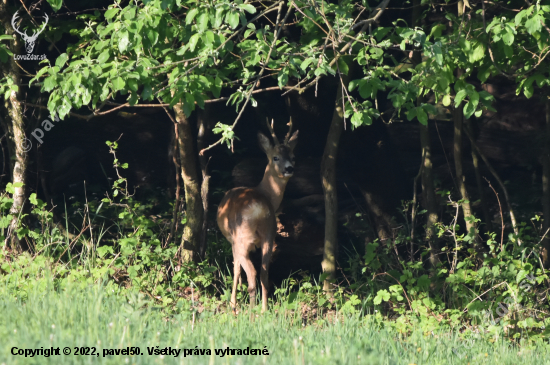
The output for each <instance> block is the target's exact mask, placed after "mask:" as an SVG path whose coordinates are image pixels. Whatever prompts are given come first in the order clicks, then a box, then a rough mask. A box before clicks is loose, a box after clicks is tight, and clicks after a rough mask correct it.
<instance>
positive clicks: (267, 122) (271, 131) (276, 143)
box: [265, 118, 280, 146]
mask: <svg viewBox="0 0 550 365" xmlns="http://www.w3.org/2000/svg"><path fill="white" fill-rule="evenodd" d="M265 122H266V124H267V129H269V133H271V137H273V143H275V146H278V145H279V144H280V143H279V140H278V139H277V135H276V134H275V131H274V130H273V119H271V124H269V119H268V118H265Z"/></svg>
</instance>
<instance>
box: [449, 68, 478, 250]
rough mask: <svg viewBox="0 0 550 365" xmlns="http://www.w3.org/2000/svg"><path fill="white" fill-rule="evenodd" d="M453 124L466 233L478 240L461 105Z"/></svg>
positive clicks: (458, 181) (457, 172) (458, 182)
mask: <svg viewBox="0 0 550 365" xmlns="http://www.w3.org/2000/svg"><path fill="white" fill-rule="evenodd" d="M460 74H461V70H458V75H457V76H460ZM453 122H454V161H455V171H456V180H457V184H458V189H459V192H460V199H461V200H462V202H461V204H460V206H461V207H462V212H463V213H464V221H465V222H466V231H467V232H468V234H469V235H470V236H471V237H472V239H475V238H476V236H477V235H476V226H475V223H474V222H473V220H472V219H473V215H472V207H471V205H470V197H469V195H468V190H466V177H465V176H464V172H463V169H462V132H463V125H464V112H463V110H462V105H459V106H458V107H457V108H455V109H454V110H453Z"/></svg>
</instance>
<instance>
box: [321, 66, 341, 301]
mask: <svg viewBox="0 0 550 365" xmlns="http://www.w3.org/2000/svg"><path fill="white" fill-rule="evenodd" d="M342 79H343V80H344V83H347V77H345V76H344V75H342ZM337 85H338V86H337V88H338V90H337V91H336V100H335V102H334V113H333V114H332V121H331V123H330V128H329V132H328V136H327V143H326V145H325V151H324V152H323V159H322V161H321V181H322V183H323V193H324V195H325V246H324V251H323V262H322V267H323V272H325V273H326V274H328V276H327V277H326V279H325V282H324V284H323V288H324V290H325V292H327V293H328V294H329V295H330V294H331V293H332V286H331V283H330V281H331V280H332V279H334V275H335V273H336V256H337V254H338V194H337V190H336V158H337V156H338V144H339V143H340V136H341V134H342V130H343V129H344V110H343V108H342V97H343V96H342V87H344V85H342V84H341V83H338V84H337Z"/></svg>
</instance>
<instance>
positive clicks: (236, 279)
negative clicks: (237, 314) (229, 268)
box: [230, 258, 241, 311]
mask: <svg viewBox="0 0 550 365" xmlns="http://www.w3.org/2000/svg"><path fill="white" fill-rule="evenodd" d="M234 261H235V262H234V264H233V265H234V266H233V289H232V290H231V303H230V304H231V308H232V309H233V311H235V310H236V309H237V285H238V284H239V283H240V281H241V263H240V262H239V260H238V259H237V258H234Z"/></svg>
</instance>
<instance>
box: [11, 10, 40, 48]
mask: <svg viewBox="0 0 550 365" xmlns="http://www.w3.org/2000/svg"><path fill="white" fill-rule="evenodd" d="M18 12H19V10H18V11H16V12H15V14H13V17H12V18H11V26H12V27H13V30H14V31H15V32H17V33H19V34H20V35H21V37H22V38H23V40H24V41H25V50H26V51H27V53H31V52H32V51H33V49H34V43H35V42H36V38H38V35H39V34H40V33H42V31H44V28H46V24H48V20H49V18H48V14H44V16H45V18H46V21H45V22H44V24H43V25H42V29H40V30H39V31H38V32H34V33H33V34H32V36H28V35H27V31H25V33H21V32H20V31H19V28H17V27H16V26H15V21H16V20H17V19H18V18H19V17H18V16H17V13H18Z"/></svg>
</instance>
